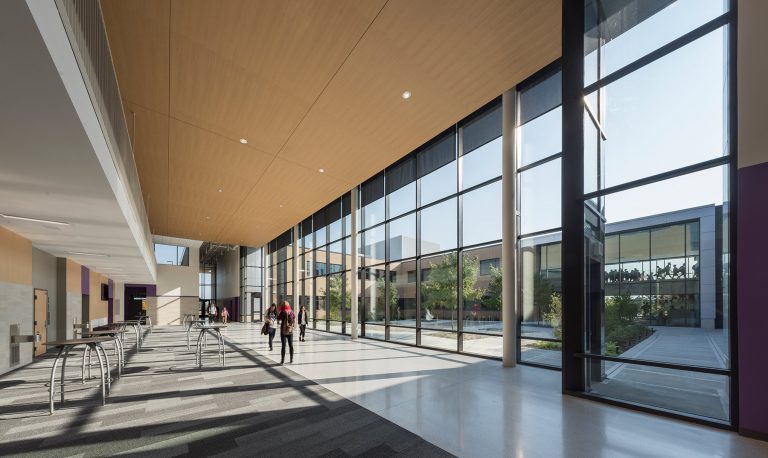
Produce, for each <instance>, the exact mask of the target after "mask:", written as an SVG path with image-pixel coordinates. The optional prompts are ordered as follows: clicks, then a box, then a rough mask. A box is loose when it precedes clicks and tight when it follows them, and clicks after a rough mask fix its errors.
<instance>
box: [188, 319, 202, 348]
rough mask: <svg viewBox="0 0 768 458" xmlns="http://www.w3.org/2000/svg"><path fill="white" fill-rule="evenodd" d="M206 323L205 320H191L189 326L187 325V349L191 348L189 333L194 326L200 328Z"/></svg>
mask: <svg viewBox="0 0 768 458" xmlns="http://www.w3.org/2000/svg"><path fill="white" fill-rule="evenodd" d="M203 324H205V320H190V321H189V326H187V350H189V333H190V332H191V331H192V328H196V329H199V328H200V326H201V325H203Z"/></svg>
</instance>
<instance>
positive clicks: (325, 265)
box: [299, 194, 352, 334]
mask: <svg viewBox="0 0 768 458" xmlns="http://www.w3.org/2000/svg"><path fill="white" fill-rule="evenodd" d="M350 203H351V196H350V195H349V194H346V195H344V196H342V197H341V198H339V199H336V200H334V201H333V202H331V203H330V204H328V205H327V206H325V207H324V208H323V209H322V210H320V211H318V212H316V213H315V214H314V215H312V216H311V217H309V218H307V219H305V220H304V221H303V222H302V223H301V225H300V230H301V234H300V237H299V240H300V253H301V258H300V262H301V266H302V267H301V268H300V269H299V278H300V280H301V290H300V293H299V295H300V300H299V302H300V303H301V304H303V305H305V306H307V309H308V310H310V316H311V317H312V324H313V327H314V328H315V329H320V330H325V331H332V332H338V333H347V334H348V333H349V332H350V327H349V324H348V321H349V317H350V316H351V314H350V306H351V304H352V298H351V297H350V295H349V291H350V286H351V283H350V282H351V281H352V280H351V275H350V272H349V270H350V267H351V262H350V249H351V247H352V243H351V241H350V233H351V229H352V224H351V220H350V215H351V208H350Z"/></svg>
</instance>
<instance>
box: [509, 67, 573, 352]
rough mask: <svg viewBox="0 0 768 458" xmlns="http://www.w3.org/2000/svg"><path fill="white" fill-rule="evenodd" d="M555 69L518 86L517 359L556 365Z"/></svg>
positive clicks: (558, 128)
mask: <svg viewBox="0 0 768 458" xmlns="http://www.w3.org/2000/svg"><path fill="white" fill-rule="evenodd" d="M561 89H562V76H561V73H560V70H559V65H553V66H550V68H546V69H544V70H542V71H541V72H540V73H539V74H537V75H535V76H534V77H532V78H531V79H529V80H528V81H526V82H524V83H522V84H520V85H519V86H518V95H517V105H518V110H517V119H516V123H515V124H516V129H517V130H516V134H517V135H516V136H515V138H516V141H517V148H516V149H517V165H518V169H517V178H518V179H517V183H518V187H517V199H518V202H517V208H518V209H519V217H518V228H519V231H518V233H519V235H518V272H519V274H518V313H517V316H518V333H517V335H518V342H519V345H518V360H519V361H521V362H526V363H531V364H540V365H545V366H553V367H560V366H561V362H562V298H561V294H562V285H561V243H560V240H561V224H560V221H561V204H560V200H561V196H560V194H561V187H560V182H561V179H562V178H561V175H562V173H561V168H562V165H561V158H562V117H563V111H562V106H561V100H562V96H561V92H562V91H561Z"/></svg>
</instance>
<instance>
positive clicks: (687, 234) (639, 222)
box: [521, 205, 724, 329]
mask: <svg viewBox="0 0 768 458" xmlns="http://www.w3.org/2000/svg"><path fill="white" fill-rule="evenodd" d="M721 212H722V206H715V205H708V206H703V207H696V208H691V209H687V210H681V211H676V212H671V213H664V214H659V215H654V216H651V217H647V218H637V219H632V220H627V221H621V222H616V223H611V224H607V225H606V229H605V253H604V254H603V255H604V259H605V263H604V265H605V269H604V282H605V296H606V298H611V297H615V296H619V295H628V296H629V297H631V298H632V299H635V300H638V301H639V303H640V304H641V305H640V309H639V310H638V316H637V318H636V321H637V322H638V323H642V324H646V325H649V326H677V327H701V328H705V329H722V328H723V318H724V316H723V315H724V311H723V304H722V301H721V300H719V299H720V298H721V297H722V291H723V285H722V284H721V281H720V279H721V278H722V276H720V275H716V272H717V269H722V268H723V266H722V265H721V264H722V262H723V261H722V260H719V259H717V257H716V256H715V253H716V251H715V248H716V247H715V244H716V242H717V241H718V240H722V236H723V235H722V225H721V224H716V223H717V222H718V221H719V220H718V219H717V218H716V215H717V214H719V213H721ZM560 247H561V245H560V235H559V234H552V235H543V236H539V237H534V238H532V239H530V240H529V241H527V243H526V245H525V246H523V247H522V249H521V263H522V265H523V266H528V267H524V270H526V271H528V270H529V269H530V271H533V272H536V276H535V278H534V277H532V276H529V277H527V278H526V279H525V280H524V281H528V282H530V283H531V285H530V287H529V288H525V285H524V286H523V290H524V291H531V293H529V294H523V298H522V322H523V324H524V325H527V326H537V325H539V326H546V325H547V323H545V320H544V313H545V312H546V306H547V305H548V303H547V304H541V303H537V299H539V298H546V296H547V294H550V293H557V294H559V293H560V292H561V286H562V285H561V266H560V256H561V255H560ZM534 283H536V285H534ZM542 290H543V291H545V293H541V292H540V291H542ZM539 300H541V299H539Z"/></svg>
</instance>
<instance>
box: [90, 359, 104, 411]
mask: <svg viewBox="0 0 768 458" xmlns="http://www.w3.org/2000/svg"><path fill="white" fill-rule="evenodd" d="M89 346H93V347H94V348H93V349H94V350H95V351H96V356H98V357H99V369H100V370H101V405H103V406H105V405H107V380H106V377H105V376H104V359H103V358H102V357H101V353H100V352H99V350H98V348H96V345H95V344H89Z"/></svg>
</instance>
